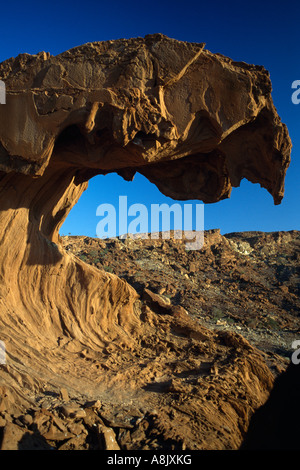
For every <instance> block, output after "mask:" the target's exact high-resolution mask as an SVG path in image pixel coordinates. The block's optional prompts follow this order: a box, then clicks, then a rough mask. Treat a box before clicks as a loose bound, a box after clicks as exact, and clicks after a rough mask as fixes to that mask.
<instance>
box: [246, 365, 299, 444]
mask: <svg viewBox="0 0 300 470" xmlns="http://www.w3.org/2000/svg"><path fill="white" fill-rule="evenodd" d="M299 397H300V365H298V366H297V365H294V364H292V363H291V364H290V365H289V366H288V368H287V370H286V371H285V372H283V373H282V374H281V375H280V376H279V377H278V378H277V379H276V381H275V385H274V388H273V390H272V392H271V394H270V397H269V399H268V401H267V402H266V403H265V405H264V406H262V407H261V408H259V409H258V410H257V411H256V413H255V414H254V415H253V417H252V419H251V422H250V426H249V429H248V433H247V435H246V437H245V439H244V442H243V444H242V446H241V447H240V450H300V441H299V422H300V403H299Z"/></svg>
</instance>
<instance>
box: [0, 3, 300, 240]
mask: <svg viewBox="0 0 300 470" xmlns="http://www.w3.org/2000/svg"><path fill="white" fill-rule="evenodd" d="M0 27H1V47H0V61H2V60H5V59H7V58H9V57H16V56H17V55H18V54H19V53H23V52H27V53H30V54H35V53H38V52H40V51H46V52H50V53H51V54H53V55H56V54H58V53H60V52H62V51H64V50H67V49H70V48H72V47H75V46H78V45H80V44H84V43H86V42H91V41H102V40H108V39H118V38H130V37H137V36H145V35H146V34H152V33H163V34H165V35H167V36H169V37H172V38H175V39H178V40H183V41H191V42H205V43H206V48H207V49H208V50H210V51H212V52H220V53H222V54H224V55H227V56H229V57H231V58H232V59H234V60H242V61H245V62H248V63H252V64H256V65H264V66H265V68H266V69H268V70H269V72H270V75H271V81H272V84H273V100H274V103H275V106H276V108H277V110H278V113H279V115H280V117H281V119H282V121H283V122H285V123H286V124H287V126H288V129H289V132H290V136H291V139H292V142H293V151H292V163H291V166H290V168H289V170H288V172H287V176H286V190H285V197H284V199H283V201H282V203H281V205H279V206H274V204H273V199H272V197H271V195H269V193H267V191H266V190H264V189H261V188H260V187H259V185H254V184H251V183H248V182H247V181H246V180H244V181H242V183H241V187H240V188H234V189H233V191H232V195H231V198H230V199H228V200H225V201H221V202H219V203H216V204H210V205H207V204H206V205H205V208H204V211H205V225H204V228H205V229H211V228H220V229H221V233H228V232H233V231H245V230H262V231H274V230H292V229H296V230H300V217H299V201H300V184H299V174H300V104H299V105H294V104H293V103H292V101H291V95H292V92H293V90H292V89H291V84H292V82H293V81H294V80H300V54H299V44H300V4H299V1H286V2H283V1H278V0H277V1H269V0H267V1H262V0H260V1H257V0H255V1H251V2H243V1H226V2H224V0H223V1H220V0H215V1H212V2H207V1H205V2H202V1H200V0H198V1H191V0H185V1H177V0H173V1H170V0H165V1H164V0H161V1H159V2H155V1H152V2H149V1H147V2H142V1H126V2H124V1H120V0H115V1H112V2H108V1H107V0H106V1H103V2H102V1H96V0H85V1H78V0H72V1H63V0H62V1H57V0H53V1H51V2H47V1H46V2H44V1H39V2H37V1H26V2H23V1H22V2H21V1H10V2H6V3H5V4H4V3H2V4H1V23H0ZM119 195H127V196H128V204H129V205H130V204H132V203H135V202H139V203H144V204H150V203H153V202H154V203H162V202H167V203H173V201H171V200H170V199H168V198H165V197H164V196H162V195H161V194H160V193H159V191H158V190H157V189H156V187H155V186H154V185H152V184H151V183H149V182H147V180H145V178H143V177H142V176H138V175H137V176H136V177H135V179H134V181H133V182H131V183H128V182H125V181H123V180H122V179H121V178H120V177H118V176H116V175H108V176H105V177H103V176H101V177H100V176H98V177H95V178H93V179H92V180H91V181H90V184H89V188H88V190H87V191H86V192H85V193H84V194H83V195H82V197H81V199H80V201H79V202H78V204H77V205H76V206H75V207H74V208H73V210H72V211H71V213H70V214H69V216H68V218H67V220H66V222H65V223H64V225H63V227H62V229H61V232H60V233H61V234H68V233H72V234H74V235H80V234H83V235H89V236H95V233H96V225H97V223H98V222H99V217H96V208H97V206H98V205H99V204H101V203H103V202H105V203H113V204H117V202H118V196H119ZM194 203H196V202H194Z"/></svg>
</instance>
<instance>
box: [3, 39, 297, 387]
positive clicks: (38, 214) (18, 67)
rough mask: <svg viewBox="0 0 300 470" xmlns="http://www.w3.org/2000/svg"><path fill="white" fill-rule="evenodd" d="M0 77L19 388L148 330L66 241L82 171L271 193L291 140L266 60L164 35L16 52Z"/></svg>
mask: <svg viewBox="0 0 300 470" xmlns="http://www.w3.org/2000/svg"><path fill="white" fill-rule="evenodd" d="M0 79H1V80H3V82H4V83H5V85H6V92H7V95H6V104H5V105H1V106H0V204H1V207H0V209H1V211H0V226H1V241H0V312H1V313H0V325H1V339H2V340H3V341H5V342H6V345H7V349H8V352H9V356H10V361H11V364H12V365H11V366H8V369H7V370H6V371H5V372H4V373H3V374H4V375H3V377H4V379H3V380H4V381H7V383H11V384H14V385H15V379H16V375H15V377H14V370H15V369H14V368H16V370H18V377H19V379H18V380H19V381H21V382H22V381H23V382H22V384H23V386H24V384H25V385H26V384H27V385H28V384H29V385H28V386H30V387H32V388H34V387H35V386H36V387H38V386H40V381H41V380H49V377H52V379H51V380H53V382H55V381H56V383H57V384H59V383H63V382H64V380H63V377H64V376H65V374H67V375H68V377H69V379H68V380H69V383H71V382H70V381H71V377H73V378H74V381H73V385H74V384H75V383H76V379H77V378H78V373H77V372H78V371H77V370H76V365H74V361H73V359H74V355H75V354H77V353H78V354H79V353H80V352H81V351H82V350H86V349H90V350H91V351H93V354H94V353H95V352H97V351H101V350H103V349H105V348H114V349H118V348H119V350H120V351H122V350H130V349H134V348H135V347H136V344H137V343H139V342H140V338H141V336H144V335H145V331H144V330H143V328H144V327H141V322H142V320H141V313H140V311H139V310H138V296H137V293H136V292H135V291H134V289H133V288H131V287H130V286H129V285H128V284H127V283H126V282H125V281H123V280H121V279H119V278H118V277H117V276H114V275H112V274H108V273H106V274H103V273H101V272H99V271H98V270H97V269H95V268H93V267H91V266H88V265H86V264H85V263H84V262H82V261H81V260H79V259H77V258H75V257H74V256H72V255H71V254H69V253H66V252H65V251H64V250H63V248H62V246H61V245H60V242H59V235H58V231H59V228H60V227H61V225H62V223H63V221H64V220H65V218H66V216H67V214H68V212H69V211H70V209H71V208H72V206H73V205H74V204H76V202H77V201H78V199H79V197H80V195H81V194H82V192H83V191H84V190H85V189H86V188H87V184H88V180H89V179H90V178H91V177H92V176H94V175H97V174H107V173H109V172H117V173H118V174H119V175H121V176H123V177H124V178H125V179H127V180H131V179H132V178H133V176H134V174H135V173H136V172H140V173H141V174H143V175H144V176H146V177H147V178H148V179H149V180H150V181H151V182H153V183H155V184H156V185H157V187H158V188H159V189H160V191H161V192H163V193H164V194H165V195H167V196H170V197H172V198H175V199H182V200H186V199H199V200H202V201H203V202H205V203H215V202H217V201H219V200H221V199H223V198H226V197H229V196H230V192H231V189H232V187H234V186H235V187H236V186H238V185H239V183H240V181H241V179H242V178H247V179H249V181H251V182H253V183H259V184H260V185H261V186H262V187H264V188H266V189H267V190H268V191H269V193H270V194H271V195H272V197H273V199H274V202H275V204H279V203H280V201H281V199H282V197H283V194H284V178H285V173H286V170H287V168H288V165H289V162H290V150H291V142H290V139H289V135H288V131H287V128H286V126H285V125H284V124H283V123H282V122H281V120H280V118H279V116H278V114H277V111H276V109H275V107H274V104H273V102H272V98H271V82H270V78H269V74H268V72H267V71H266V70H265V69H264V68H263V67H261V66H254V65H248V64H246V63H243V62H234V61H232V60H231V59H229V58H227V57H224V56H222V55H220V54H212V53H210V52H209V51H207V50H206V49H205V48H204V44H196V43H185V42H180V41H176V40H173V39H169V38H167V37H165V36H163V35H159V34H158V35H149V36H146V37H145V38H136V39H130V40H116V41H107V42H99V43H90V44H85V45H83V46H79V47H76V48H74V49H72V50H70V51H66V52H64V53H62V54H59V55H57V56H51V55H50V54H48V53H44V52H42V53H39V54H37V55H33V56H32V55H29V54H21V55H19V56H18V57H16V58H12V59H8V60H6V61H4V62H3V63H2V64H0ZM203 334H204V333H203ZM200 336H201V335H200ZM208 336H209V335H208ZM203 337H205V334H204V336H203ZM72 355H73V356H72ZM76 374H77V375H76ZM20 377H22V379H20ZM268 381H269V378H268V379H267V382H268ZM74 387H75V385H74Z"/></svg>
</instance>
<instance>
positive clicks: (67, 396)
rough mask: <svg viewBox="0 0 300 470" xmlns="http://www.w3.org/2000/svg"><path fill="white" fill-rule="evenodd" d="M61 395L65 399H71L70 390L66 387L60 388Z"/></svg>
mask: <svg viewBox="0 0 300 470" xmlns="http://www.w3.org/2000/svg"><path fill="white" fill-rule="evenodd" d="M60 396H61V399H62V400H63V401H70V398H69V394H68V390H67V389H66V388H61V389H60Z"/></svg>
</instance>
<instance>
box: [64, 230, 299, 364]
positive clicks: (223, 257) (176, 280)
mask: <svg viewBox="0 0 300 470" xmlns="http://www.w3.org/2000/svg"><path fill="white" fill-rule="evenodd" d="M62 242H63V245H64V246H65V248H66V249H67V250H68V251H70V252H72V253H74V254H75V255H76V256H78V257H79V258H81V259H82V260H84V261H86V262H87V263H90V264H93V265H95V266H96V267H97V268H99V269H101V270H105V271H107V272H111V273H114V274H117V275H118V276H119V277H121V278H124V279H125V280H126V281H127V282H128V283H129V284H131V285H132V286H133V287H134V288H135V289H136V290H137V292H138V293H139V294H140V295H141V298H143V296H144V295H145V294H144V292H145V289H146V290H147V291H149V290H150V291H151V292H153V293H155V294H159V295H160V296H161V298H162V300H163V301H164V302H166V303H171V304H173V305H180V306H182V307H183V308H185V309H186V310H187V312H188V313H189V314H190V315H192V316H193V317H194V318H197V320H198V321H199V322H200V323H201V324H203V325H205V326H208V327H210V328H211V327H212V328H216V329H222V330H224V329H225V330H230V331H235V332H238V333H240V334H242V335H243V336H244V337H245V338H247V339H248V340H249V341H251V343H252V344H254V345H255V346H257V347H259V348H260V349H261V350H262V351H264V352H266V353H267V354H268V355H269V356H272V355H273V357H277V355H278V356H279V357H281V358H287V359H290V356H291V351H292V349H291V345H292V342H293V341H294V340H295V339H297V338H299V337H300V324H299V312H300V298H299V294H300V267H299V261H300V233H299V232H298V231H290V232H272V233H265V232H244V233H230V234H226V235H224V236H222V235H221V234H220V231H219V230H211V231H207V232H205V243H204V247H203V248H202V249H201V250H191V251H187V250H186V248H185V240H184V239H183V240H180V239H175V238H174V234H173V236H171V238H170V239H163V238H162V236H160V238H159V239H158V240H155V239H150V237H149V239H148V240H145V239H139V238H137V237H135V238H133V237H131V238H126V239H108V240H99V239H94V238H89V237H84V236H80V237H78V236H65V237H63V238H62Z"/></svg>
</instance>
